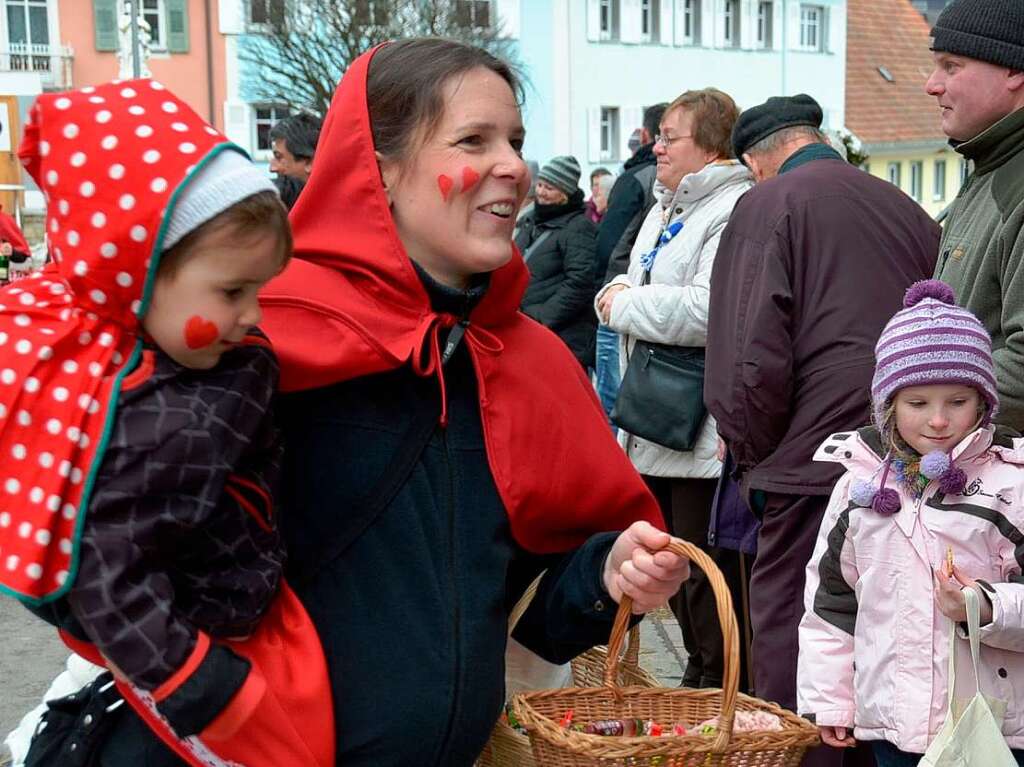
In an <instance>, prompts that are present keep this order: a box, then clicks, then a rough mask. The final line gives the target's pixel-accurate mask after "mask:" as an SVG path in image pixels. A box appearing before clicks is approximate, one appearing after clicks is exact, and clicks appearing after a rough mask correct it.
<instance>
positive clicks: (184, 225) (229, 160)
mask: <svg viewBox="0 0 1024 767" xmlns="http://www.w3.org/2000/svg"><path fill="white" fill-rule="evenodd" d="M187 184H188V185H187V186H186V187H185V188H184V189H183V190H182V191H181V196H180V197H179V198H178V201H177V202H176V203H175V205H174V211H173V212H172V213H171V220H170V222H169V223H168V225H167V231H166V232H165V233H164V241H163V249H164V250H167V249H168V248H170V247H172V246H174V245H175V244H176V243H177V242H178V241H179V240H181V238H182V237H184V236H185V235H186V234H188V233H189V232H191V231H193V230H194V229H198V228H199V227H200V226H202V225H203V224H205V223H206V222H207V221H209V220H210V219H211V218H213V217H215V216H217V215H219V214H221V213H223V212H224V211H225V210H227V209H228V208H230V207H231V206H232V205H234V204H235V203H237V202H241V201H242V200H244V199H245V198H246V197H250V196H252V195H254V194H256V193H258V192H274V194H277V187H275V186H274V183H273V181H271V180H270V176H268V175H267V174H266V173H264V172H262V171H260V170H259V169H258V168H256V166H255V165H253V164H252V162H250V161H249V159H248V158H246V156H245V155H243V154H241V153H240V152H236V151H233V150H231V149H226V150H223V151H221V152H220V154H218V155H217V156H215V157H214V158H213V159H212V160H210V161H209V162H208V163H207V164H206V165H205V166H203V167H202V168H201V169H200V170H199V172H198V173H197V174H196V175H195V176H194V177H193V178H192V179H191V180H189V181H188V182H187Z"/></svg>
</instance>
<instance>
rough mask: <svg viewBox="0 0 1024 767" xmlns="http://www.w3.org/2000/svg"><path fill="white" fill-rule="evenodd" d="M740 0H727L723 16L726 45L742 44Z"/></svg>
mask: <svg viewBox="0 0 1024 767" xmlns="http://www.w3.org/2000/svg"><path fill="white" fill-rule="evenodd" d="M739 4H740V3H739V0H725V13H724V14H723V17H722V22H723V24H724V27H723V29H722V34H723V37H722V39H723V40H724V41H725V44H726V45H739V44H740V9H739Z"/></svg>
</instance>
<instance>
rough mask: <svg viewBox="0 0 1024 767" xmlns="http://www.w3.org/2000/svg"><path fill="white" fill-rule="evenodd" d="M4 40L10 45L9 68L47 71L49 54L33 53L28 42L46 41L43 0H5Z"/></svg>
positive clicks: (38, 42) (46, 28)
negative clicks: (37, 54)
mask: <svg viewBox="0 0 1024 767" xmlns="http://www.w3.org/2000/svg"><path fill="white" fill-rule="evenodd" d="M7 41H8V42H9V43H10V47H11V57H10V59H11V64H10V66H11V69H12V70H15V71H31V72H48V71H49V70H50V56H49V55H48V54H47V53H46V52H45V51H43V54H44V55H41V56H33V55H31V53H32V50H31V48H30V46H33V45H42V46H49V44H50V23H49V18H48V17H47V11H46V0H7Z"/></svg>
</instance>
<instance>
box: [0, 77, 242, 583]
mask: <svg viewBox="0 0 1024 767" xmlns="http://www.w3.org/2000/svg"><path fill="white" fill-rule="evenodd" d="M224 150H228V151H239V152H240V151H241V150H240V149H238V148H237V147H235V146H234V145H232V144H229V143H228V142H227V140H226V139H225V138H224V137H223V136H222V135H221V134H219V133H218V132H217V131H216V130H214V129H213V128H211V127H210V126H209V125H207V124H206V123H205V122H204V121H203V120H202V118H200V117H199V116H198V115H197V114H196V113H195V112H194V111H192V109H191V108H190V107H188V106H187V105H186V104H185V103H184V102H182V101H181V100H180V99H178V98H177V97H176V96H174V95H172V94H171V93H170V92H169V91H167V90H166V89H165V88H164V87H163V86H162V85H160V84H159V83H157V82H154V81H152V80H132V81H122V82H115V83H110V84H107V85H102V86H97V87H95V88H93V87H89V88H83V89H81V90H79V91H71V92H66V93H59V94H46V95H43V96H40V97H39V99H38V100H37V101H36V103H35V105H34V106H33V107H32V110H31V113H30V114H29V120H28V122H27V124H26V126H25V136H24V139H23V141H22V144H21V146H20V148H19V150H18V154H19V156H20V157H21V161H22V163H23V164H24V165H25V167H26V168H27V169H28V172H29V173H31V174H32V176H33V178H35V179H36V181H37V182H38V183H39V186H40V188H41V189H42V190H43V194H44V196H45V198H46V200H47V215H46V237H47V243H48V246H49V252H50V256H51V262H50V263H49V264H48V265H47V266H46V268H45V269H44V270H43V271H42V272H41V273H38V274H36V275H33V277H32V278H30V279H26V280H21V281H19V282H17V283H14V284H12V285H9V286H7V287H5V288H3V289H0V589H2V590H4V591H7V592H9V593H12V594H14V595H15V596H17V597H19V598H21V599H23V600H25V601H28V602H33V603H38V602H41V601H48V600H50V599H55V598H57V597H59V596H61V595H62V594H64V593H65V592H66V591H67V590H68V588H70V586H71V583H72V582H73V580H74V573H75V568H76V565H77V539H78V533H79V531H80V527H81V522H82V519H83V514H82V511H83V510H84V509H86V508H87V507H88V502H89V497H90V494H91V490H92V483H93V480H94V475H95V473H96V471H97V469H98V467H99V464H100V461H101V460H102V456H103V450H104V445H105V442H106V438H107V434H108V432H109V430H110V428H111V427H112V423H113V416H114V409H115V405H116V402H117V397H118V393H119V392H120V388H121V382H122V380H123V379H124V377H125V375H126V374H127V373H128V372H129V371H131V370H132V369H133V368H134V367H135V366H136V364H137V361H138V358H139V355H140V353H141V346H142V338H141V333H142V330H141V325H140V322H139V318H140V317H141V316H142V314H143V313H144V312H145V310H146V306H147V302H148V301H149V298H150V294H151V291H152V283H153V279H154V275H155V272H156V268H157V266H158V262H159V253H160V252H161V251H162V249H163V248H162V242H163V240H164V237H165V233H166V230H167V226H168V218H169V216H167V215H166V214H167V213H168V212H169V211H171V210H173V208H174V205H175V202H176V201H177V199H178V196H179V195H180V193H181V190H182V189H183V188H184V187H185V186H186V184H187V182H188V181H189V180H190V179H191V178H192V177H193V176H194V173H195V172H196V171H197V170H198V169H200V168H201V167H202V166H203V165H204V164H205V163H207V162H208V161H209V160H210V159H211V158H212V157H214V156H215V155H217V154H218V153H219V152H221V151H224Z"/></svg>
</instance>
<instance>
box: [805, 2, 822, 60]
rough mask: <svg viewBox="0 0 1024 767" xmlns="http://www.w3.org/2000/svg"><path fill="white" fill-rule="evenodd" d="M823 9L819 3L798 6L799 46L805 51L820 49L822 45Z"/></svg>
mask: <svg viewBox="0 0 1024 767" xmlns="http://www.w3.org/2000/svg"><path fill="white" fill-rule="evenodd" d="M824 20H825V9H824V8H822V7H821V6H820V5H801V6H800V47H801V48H803V49H804V50H805V51H820V50H822V48H823V47H824V46H823V40H822V38H823V34H822V32H823V29H822V26H823V23H824Z"/></svg>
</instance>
